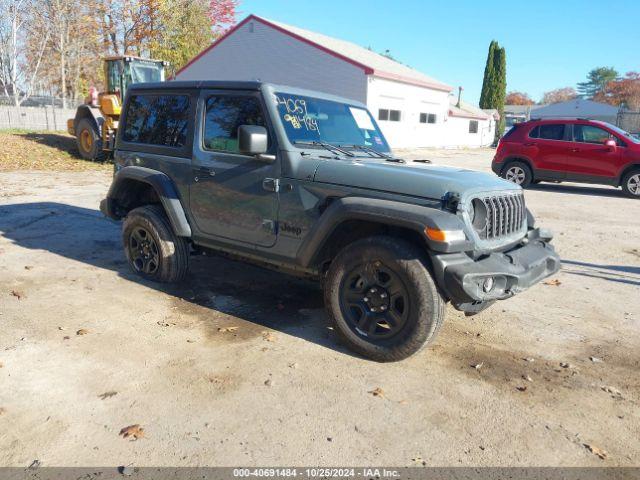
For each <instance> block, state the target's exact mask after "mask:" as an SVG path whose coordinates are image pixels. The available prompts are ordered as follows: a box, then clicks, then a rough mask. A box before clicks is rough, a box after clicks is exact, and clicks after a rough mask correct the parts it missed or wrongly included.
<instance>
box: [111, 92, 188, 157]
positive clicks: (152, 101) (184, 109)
mask: <svg viewBox="0 0 640 480" xmlns="http://www.w3.org/2000/svg"><path fill="white" fill-rule="evenodd" d="M188 125H189V96H188V95H155V94H154V95H151V94H149V95H134V96H132V97H131V99H130V100H129V104H128V107H127V113H126V120H125V125H124V131H123V132H122V133H123V137H122V138H123V140H124V141H125V142H135V143H146V144H149V145H159V146H164V147H184V146H185V144H186V143H187V128H188Z"/></svg>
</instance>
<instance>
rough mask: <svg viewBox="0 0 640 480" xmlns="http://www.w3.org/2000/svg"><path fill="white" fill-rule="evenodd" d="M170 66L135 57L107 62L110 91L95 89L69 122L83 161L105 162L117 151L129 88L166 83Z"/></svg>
mask: <svg viewBox="0 0 640 480" xmlns="http://www.w3.org/2000/svg"><path fill="white" fill-rule="evenodd" d="M167 65H168V63H167V62H164V61H161V60H148V59H144V58H138V57H132V56H117V57H106V58H105V59H104V77H105V82H106V88H107V89H106V91H105V92H102V93H100V94H98V93H97V91H96V89H95V88H93V87H92V88H91V90H90V93H89V97H88V99H87V101H86V103H85V104H84V105H80V106H79V107H78V110H77V111H76V116H75V118H70V119H69V120H67V130H68V131H69V133H70V134H71V135H73V136H74V137H76V141H77V143H78V150H79V151H80V155H81V156H82V158H84V159H85V160H100V161H101V160H104V159H105V158H106V157H107V155H108V154H109V152H111V151H113V146H114V142H115V138H116V131H117V129H118V122H119V120H120V110H121V109H122V102H123V100H124V96H125V93H126V91H127V88H128V87H129V85H131V84H132V83H146V82H163V81H164V72H165V67H166V66H167Z"/></svg>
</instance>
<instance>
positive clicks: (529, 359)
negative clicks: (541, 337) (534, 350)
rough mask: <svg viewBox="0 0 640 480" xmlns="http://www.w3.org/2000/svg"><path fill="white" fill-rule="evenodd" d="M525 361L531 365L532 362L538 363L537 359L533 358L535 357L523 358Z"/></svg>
mask: <svg viewBox="0 0 640 480" xmlns="http://www.w3.org/2000/svg"><path fill="white" fill-rule="evenodd" d="M523 360H524V361H525V362H529V363H531V362H535V361H536V359H535V358H533V357H529V358H523Z"/></svg>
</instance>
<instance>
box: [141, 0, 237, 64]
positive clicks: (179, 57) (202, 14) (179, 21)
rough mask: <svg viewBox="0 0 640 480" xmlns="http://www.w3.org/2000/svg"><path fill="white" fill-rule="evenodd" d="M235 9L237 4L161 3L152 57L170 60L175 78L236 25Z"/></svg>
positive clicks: (226, 0) (215, 0) (220, 0)
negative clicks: (179, 71) (177, 73)
mask: <svg viewBox="0 0 640 480" xmlns="http://www.w3.org/2000/svg"><path fill="white" fill-rule="evenodd" d="M236 7H237V0H162V1H161V2H160V6H159V10H158V12H157V21H158V29H157V32H156V34H155V35H154V36H153V38H152V40H151V41H150V45H149V51H150V55H151V56H152V57H154V58H158V59H162V60H167V61H168V62H169V64H170V66H169V73H170V74H171V75H173V74H175V72H176V71H177V70H178V69H179V68H181V67H182V66H184V65H185V64H186V63H187V62H188V61H189V60H190V59H191V58H193V57H194V56H195V55H197V54H198V53H199V52H200V51H202V50H203V49H204V48H205V47H207V46H208V45H209V44H210V43H211V42H212V41H214V40H215V39H216V38H217V37H219V36H220V35H221V34H223V33H224V32H225V31H226V29H228V28H229V27H230V26H231V25H232V24H233V23H235V12H236Z"/></svg>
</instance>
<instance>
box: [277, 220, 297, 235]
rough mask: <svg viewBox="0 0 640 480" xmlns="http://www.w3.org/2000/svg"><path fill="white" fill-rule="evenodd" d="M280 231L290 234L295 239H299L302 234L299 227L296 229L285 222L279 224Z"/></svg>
mask: <svg viewBox="0 0 640 480" xmlns="http://www.w3.org/2000/svg"><path fill="white" fill-rule="evenodd" d="M280 230H281V231H282V232H283V233H284V232H286V233H292V234H294V235H295V236H296V237H299V236H300V234H301V233H302V229H301V228H300V227H296V226H295V225H291V224H289V223H287V222H283V223H281V224H280Z"/></svg>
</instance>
